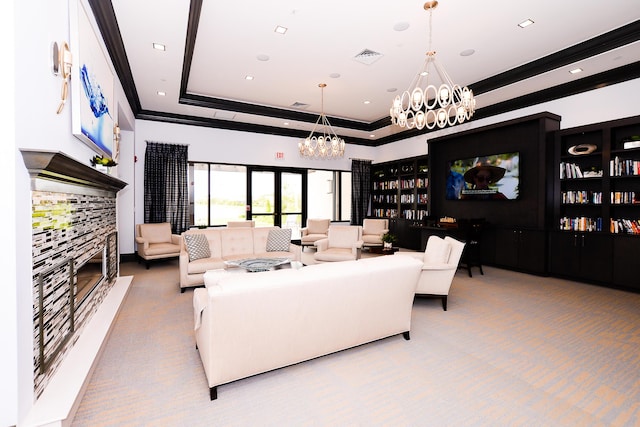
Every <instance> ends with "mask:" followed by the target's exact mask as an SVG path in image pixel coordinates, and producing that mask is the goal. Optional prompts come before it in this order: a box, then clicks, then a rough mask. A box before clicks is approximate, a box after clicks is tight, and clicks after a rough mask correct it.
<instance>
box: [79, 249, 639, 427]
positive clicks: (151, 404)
mask: <svg viewBox="0 0 640 427" xmlns="http://www.w3.org/2000/svg"><path fill="white" fill-rule="evenodd" d="M308 257H309V255H308V254H307V253H305V258H308ZM121 274H122V275H134V280H133V284H132V289H131V291H130V293H129V296H128V297H127V300H126V301H125V303H124V307H123V309H122V312H121V315H120V316H119V318H118V320H117V322H116V325H115V328H114V331H113V334H112V336H111V338H110V340H109V342H108V343H107V347H106V349H105V353H104V355H103V357H102V359H101V361H100V363H99V365H98V367H97V369H96V371H95V373H94V376H93V378H92V380H91V382H90V384H89V386H88V389H87V392H86V394H85V397H84V399H83V401H82V403H81V405H80V407H79V409H78V412H77V414H76V418H75V421H74V424H73V425H74V426H285V425H286V426H638V425H640V295H639V294H633V293H626V292H622V291H616V290H611V289H607V288H603V287H597V286H590V285H586V284H580V283H574V282H570V281H564V280H559V279H553V278H542V277H537V276H529V275H525V274H520V273H515V272H510V271H506V270H500V269H496V268H490V267H485V275H484V276H480V275H479V274H477V269H476V272H474V277H473V278H469V277H468V276H467V273H466V271H463V270H459V272H458V273H457V275H456V278H455V279H454V285H453V287H452V290H451V294H450V297H449V307H448V308H449V310H448V311H446V312H445V311H443V310H442V308H441V305H440V301H439V300H433V299H418V300H416V302H415V303H414V311H413V320H412V328H411V341H405V340H404V339H403V338H402V337H401V336H395V337H390V338H387V339H384V340H380V341H377V342H374V343H371V344H367V345H364V346H360V347H357V348H354V349H350V350H346V351H342V352H339V353H336V354H333V355H329V356H325V357H322V358H319V359H315V360H312V361H308V362H304V363H301V364H298V365H295V366H291V367H287V368H283V369H279V370H276V371H272V372H269V373H265V374H261V375H257V376H254V377H251V378H248V379H245V380H241V381H237V382H234V383H231V384H227V385H223V386H220V387H219V388H218V399H217V400H216V401H210V400H209V392H208V388H207V383H206V380H205V376H204V371H203V369H202V365H201V362H200V359H199V356H198V352H197V350H196V349H195V343H194V338H193V332H192V329H193V324H192V323H193V316H192V308H191V298H192V292H191V291H187V292H185V293H183V294H181V293H180V291H179V288H178V285H177V282H178V270H177V261H169V262H164V263H159V264H154V265H152V267H151V269H150V270H148V271H147V270H144V268H143V267H142V266H137V265H136V264H135V263H124V264H122V266H121ZM291 345H295V343H291Z"/></svg>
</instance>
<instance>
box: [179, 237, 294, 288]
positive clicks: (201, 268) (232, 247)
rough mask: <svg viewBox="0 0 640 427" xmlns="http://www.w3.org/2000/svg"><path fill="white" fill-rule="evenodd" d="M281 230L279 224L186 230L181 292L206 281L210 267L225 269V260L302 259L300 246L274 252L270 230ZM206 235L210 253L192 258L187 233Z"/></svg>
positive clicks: (182, 250) (182, 256)
mask: <svg viewBox="0 0 640 427" xmlns="http://www.w3.org/2000/svg"><path fill="white" fill-rule="evenodd" d="M270 230H280V228H279V227H255V228H254V227H230V228H206V229H197V228H194V229H190V230H187V231H185V232H184V233H182V239H181V243H180V244H181V247H180V291H181V292H184V290H185V288H189V287H196V286H201V285H203V284H204V279H203V276H204V273H205V272H206V271H207V270H216V269H219V268H224V267H225V264H224V262H225V261H233V260H239V259H245V258H290V259H291V260H292V261H300V260H301V255H302V251H301V248H300V246H298V245H294V244H291V243H290V241H289V244H288V245H287V246H288V250H286V251H270V250H268V248H267V243H268V238H269V231H270ZM189 234H192V235H193V234H202V235H204V236H205V237H206V239H207V242H208V246H209V252H210V256H209V257H206V258H200V259H195V260H194V259H191V257H190V255H189V251H188V250H187V247H186V245H185V235H189Z"/></svg>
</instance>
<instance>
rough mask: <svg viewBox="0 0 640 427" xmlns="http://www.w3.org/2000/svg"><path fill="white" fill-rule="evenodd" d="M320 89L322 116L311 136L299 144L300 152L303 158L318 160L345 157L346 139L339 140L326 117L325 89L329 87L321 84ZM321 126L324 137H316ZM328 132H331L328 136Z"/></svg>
mask: <svg viewBox="0 0 640 427" xmlns="http://www.w3.org/2000/svg"><path fill="white" fill-rule="evenodd" d="M318 87H319V88H320V90H321V93H322V103H321V108H322V109H321V114H320V117H318V120H316V124H315V126H313V130H312V131H311V133H310V134H309V136H308V137H307V138H306V139H305V140H304V141H300V142H298V150H300V155H301V156H306V157H318V158H334V157H342V156H344V139H342V138H339V137H338V136H337V135H336V133H335V131H334V130H333V128H332V127H331V125H330V124H329V120H328V119H327V116H325V115H324V88H325V87H327V85H326V84H325V83H320V84H319V85H318ZM318 124H320V130H321V131H322V135H318V136H315V135H314V132H315V131H316V128H317V127H318ZM327 130H328V131H329V132H330V133H329V134H327Z"/></svg>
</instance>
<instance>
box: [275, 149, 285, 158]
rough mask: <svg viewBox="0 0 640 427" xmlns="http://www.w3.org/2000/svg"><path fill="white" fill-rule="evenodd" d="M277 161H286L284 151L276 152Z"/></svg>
mask: <svg viewBox="0 0 640 427" xmlns="http://www.w3.org/2000/svg"><path fill="white" fill-rule="evenodd" d="M276 160H284V153H283V152H282V151H276Z"/></svg>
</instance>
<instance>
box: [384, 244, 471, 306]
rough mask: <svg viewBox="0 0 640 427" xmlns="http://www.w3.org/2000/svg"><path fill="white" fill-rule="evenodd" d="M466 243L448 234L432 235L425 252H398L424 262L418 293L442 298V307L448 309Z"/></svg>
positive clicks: (397, 253)
mask: <svg viewBox="0 0 640 427" xmlns="http://www.w3.org/2000/svg"><path fill="white" fill-rule="evenodd" d="M464 246H465V243H464V242H460V241H458V240H456V239H454V238H451V237H449V236H446V237H445V238H444V239H443V238H441V237H438V236H430V237H429V240H428V241H427V248H426V249H425V251H424V252H396V254H395V255H399V256H413V257H414V258H418V259H421V260H422V262H423V265H422V272H421V273H420V279H419V280H418V286H417V287H416V295H420V296H429V297H436V298H441V299H442V308H443V309H444V310H445V311H446V310H447V296H449V289H450V288H451V283H452V282H453V276H454V275H455V274H456V271H457V270H458V263H459V262H460V257H461V256H462V251H463V250H464Z"/></svg>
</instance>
